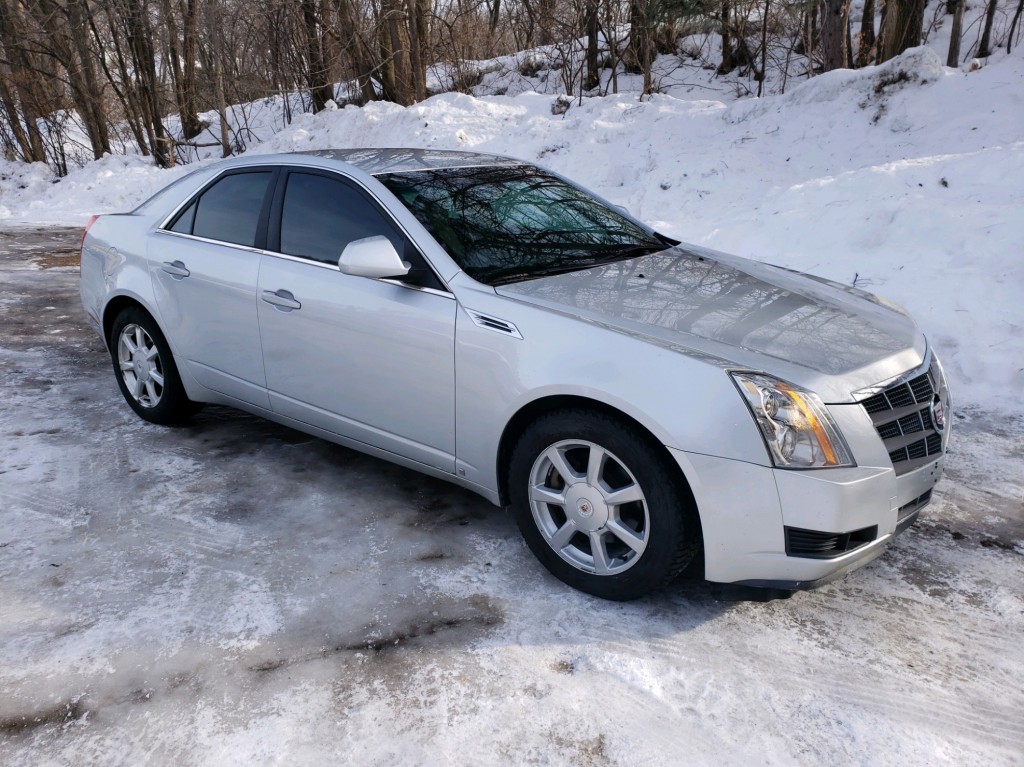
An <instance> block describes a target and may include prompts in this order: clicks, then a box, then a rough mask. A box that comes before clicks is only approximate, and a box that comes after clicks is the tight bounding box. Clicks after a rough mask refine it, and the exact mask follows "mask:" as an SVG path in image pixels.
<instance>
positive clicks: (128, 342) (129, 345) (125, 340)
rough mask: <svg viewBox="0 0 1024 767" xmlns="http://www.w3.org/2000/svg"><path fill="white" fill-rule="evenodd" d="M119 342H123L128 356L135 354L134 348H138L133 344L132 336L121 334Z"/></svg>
mask: <svg viewBox="0 0 1024 767" xmlns="http://www.w3.org/2000/svg"><path fill="white" fill-rule="evenodd" d="M121 343H122V344H124V348H125V349H127V350H128V354H129V356H131V355H132V354H135V352H136V350H137V349H138V348H139V347H137V346H136V345H135V342H134V341H133V340H132V337H131V336H130V335H127V334H124V335H122V336H121Z"/></svg>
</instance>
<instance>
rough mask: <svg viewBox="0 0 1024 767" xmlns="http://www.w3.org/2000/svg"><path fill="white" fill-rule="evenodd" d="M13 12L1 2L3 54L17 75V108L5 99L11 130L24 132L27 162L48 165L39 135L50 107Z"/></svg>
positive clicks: (15, 84)
mask: <svg viewBox="0 0 1024 767" xmlns="http://www.w3.org/2000/svg"><path fill="white" fill-rule="evenodd" d="M13 10H14V9H11V8H9V7H8V6H7V4H6V3H5V2H4V0H0V51H6V56H5V58H6V59H7V61H8V63H9V66H10V67H11V71H12V72H16V73H17V75H18V76H17V77H15V78H14V93H15V94H16V95H17V105H16V104H15V99H14V98H13V96H11V97H5V98H4V106H5V109H8V110H9V111H10V113H12V114H13V115H14V116H13V117H12V119H11V120H10V122H11V125H12V127H13V126H17V130H22V132H23V133H24V135H25V145H24V146H25V153H24V157H25V160H26V161H28V162H46V147H45V145H44V144H43V137H42V134H41V133H40V132H39V119H40V118H41V117H42V116H43V115H44V114H45V113H46V112H45V111H44V110H46V109H47V106H48V105H47V104H45V103H44V100H45V93H44V90H45V89H43V88H42V87H41V86H42V83H41V82H40V77H39V75H38V73H37V72H36V70H35V69H34V68H33V67H32V66H31V65H30V64H29V54H28V53H27V52H26V51H25V49H24V47H23V43H24V40H23V39H22V37H21V34H20V31H19V30H18V29H17V27H16V19H15V14H14V13H13V12H12V11H13ZM18 107H20V111H21V116H22V117H23V118H24V121H25V124H24V128H23V129H22V125H21V123H20V122H19V120H18V118H17V115H18V111H19V110H18Z"/></svg>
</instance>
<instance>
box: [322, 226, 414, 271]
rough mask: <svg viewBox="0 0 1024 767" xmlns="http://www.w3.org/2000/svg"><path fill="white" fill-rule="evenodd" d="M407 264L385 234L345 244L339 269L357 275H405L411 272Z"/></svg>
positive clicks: (339, 260) (339, 261)
mask: <svg viewBox="0 0 1024 767" xmlns="http://www.w3.org/2000/svg"><path fill="white" fill-rule="evenodd" d="M410 266H411V265H410V264H407V263H406V262H405V261H403V260H402V259H401V257H400V256H399V255H398V251H397V250H395V246H394V245H392V244H391V240H389V239H388V238H387V237H384V236H383V235H376V236H374V237H364V238H363V239H361V240H353V241H352V242H350V243H349V244H348V245H346V246H345V250H343V251H342V252H341V258H339V259H338V269H340V270H341V271H342V272H343V273H344V274H351V275H354V276H356V277H370V278H372V279H375V280H379V279H381V278H383V277H404V276H405V275H407V274H408V273H409V269H410Z"/></svg>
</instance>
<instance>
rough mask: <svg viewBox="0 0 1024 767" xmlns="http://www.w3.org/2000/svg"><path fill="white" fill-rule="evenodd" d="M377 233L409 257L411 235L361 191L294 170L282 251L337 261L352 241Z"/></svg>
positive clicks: (286, 200)
mask: <svg viewBox="0 0 1024 767" xmlns="http://www.w3.org/2000/svg"><path fill="white" fill-rule="evenodd" d="M374 235H384V236H385V237H387V238H388V239H389V240H391V243H392V244H393V245H394V246H395V250H397V251H398V253H399V255H400V256H402V258H404V259H406V260H409V255H408V254H407V252H406V247H405V245H406V243H405V238H404V237H403V236H402V235H401V234H400V233H399V232H398V231H396V229H395V227H394V225H393V224H392V223H391V221H390V220H389V219H388V218H387V217H386V216H385V214H384V213H383V212H382V211H381V210H380V208H379V207H378V206H377V204H376V203H374V202H373V201H371V200H370V199H368V198H367V197H366V196H365V195H363V194H362V193H361V192H360V191H359V190H357V189H356V188H354V187H352V186H349V185H348V184H346V183H344V182H342V181H338V180H336V179H332V178H327V177H326V176H316V175H313V174H311V173H291V174H289V176H288V186H287V188H286V189H285V193H284V205H283V207H282V211H281V252H282V253H287V254H288V255H290V256H304V257H306V258H311V259H314V260H316V261H322V262H324V263H327V264H337V263H338V258H339V256H341V251H343V250H344V249H345V246H346V245H348V244H349V243H350V242H352V241H353V240H361V239H362V238H364V237H373V236H374ZM409 250H411V248H409Z"/></svg>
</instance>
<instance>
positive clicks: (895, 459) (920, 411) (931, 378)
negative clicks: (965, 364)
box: [860, 361, 943, 475]
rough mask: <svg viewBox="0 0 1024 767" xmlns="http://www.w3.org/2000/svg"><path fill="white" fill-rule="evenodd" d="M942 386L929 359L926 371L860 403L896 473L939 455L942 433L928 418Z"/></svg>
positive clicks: (904, 472) (938, 375) (933, 363)
mask: <svg viewBox="0 0 1024 767" xmlns="http://www.w3.org/2000/svg"><path fill="white" fill-rule="evenodd" d="M942 386H943V383H942V375H941V374H940V372H939V368H938V365H937V364H936V363H935V362H934V361H933V362H932V364H931V367H930V368H929V369H928V371H927V372H925V373H922V374H921V375H919V376H915V377H914V378H912V379H910V380H909V381H903V382H901V383H898V384H896V385H894V386H890V387H889V388H888V389H885V390H884V391H882V392H879V393H878V394H875V395H874V396H872V397H868V398H867V399H865V400H863V401H862V402H861V403H860V404H861V405H862V406H863V407H864V410H865V411H866V412H867V414H868V415H869V416H871V422H872V423H873V424H874V425H875V429H876V430H877V431H878V436H880V437H881V438H882V441H883V442H884V443H885V448H886V451H887V452H888V453H889V460H890V461H892V465H893V468H894V469H895V470H896V474H897V475H900V474H906V473H907V472H908V471H913V470H914V469H917V468H919V467H921V466H923V465H925V464H926V463H929V462H930V461H934V460H935V459H936V458H938V457H939V456H940V455H942V434H941V433H940V432H939V430H938V429H936V427H935V423H934V422H933V420H932V402H933V401H934V400H935V399H936V397H937V396H939V394H940V392H941V389H942Z"/></svg>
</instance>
